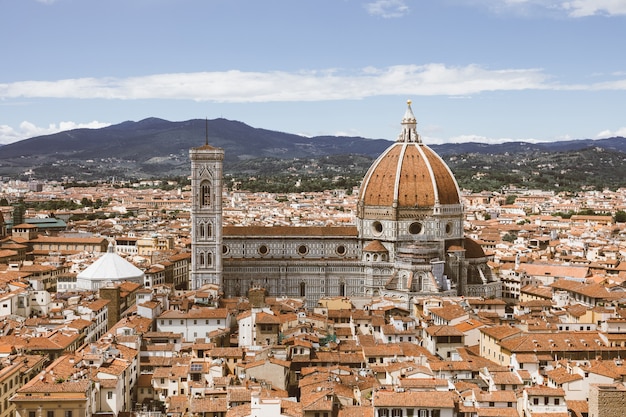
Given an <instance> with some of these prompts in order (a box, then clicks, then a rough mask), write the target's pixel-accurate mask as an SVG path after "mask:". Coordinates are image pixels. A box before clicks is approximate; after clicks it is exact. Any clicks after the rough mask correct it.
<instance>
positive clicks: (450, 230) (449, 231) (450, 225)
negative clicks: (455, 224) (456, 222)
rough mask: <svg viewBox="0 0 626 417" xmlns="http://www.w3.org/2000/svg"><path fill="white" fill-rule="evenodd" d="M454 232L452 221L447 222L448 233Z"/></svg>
mask: <svg viewBox="0 0 626 417" xmlns="http://www.w3.org/2000/svg"><path fill="white" fill-rule="evenodd" d="M450 233H452V223H449V222H448V223H446V234H448V235H449V234H450Z"/></svg>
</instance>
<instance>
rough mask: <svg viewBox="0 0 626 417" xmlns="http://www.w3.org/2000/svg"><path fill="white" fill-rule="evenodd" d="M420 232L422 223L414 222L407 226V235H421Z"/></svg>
mask: <svg viewBox="0 0 626 417" xmlns="http://www.w3.org/2000/svg"><path fill="white" fill-rule="evenodd" d="M422 230H423V227H422V223H420V222H414V223H411V224H410V225H409V233H410V234H412V235H419V234H420V233H422Z"/></svg>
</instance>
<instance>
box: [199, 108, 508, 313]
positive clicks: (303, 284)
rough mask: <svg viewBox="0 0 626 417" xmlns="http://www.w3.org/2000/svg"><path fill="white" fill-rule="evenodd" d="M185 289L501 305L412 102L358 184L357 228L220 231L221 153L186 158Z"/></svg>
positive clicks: (311, 300)
mask: <svg viewBox="0 0 626 417" xmlns="http://www.w3.org/2000/svg"><path fill="white" fill-rule="evenodd" d="M189 154H190V159H191V187H192V194H193V196H192V209H191V219H192V260H191V264H192V265H191V276H190V280H191V288H193V289H197V288H200V287H202V286H203V285H205V284H215V285H218V286H219V287H220V288H221V289H222V291H223V292H224V295H225V296H226V297H236V296H242V295H246V294H247V293H248V290H249V289H250V288H253V287H262V288H265V289H266V290H267V292H268V294H269V295H270V296H287V297H299V298H304V299H305V300H306V302H307V305H308V306H309V307H311V306H315V305H316V303H317V301H318V300H319V299H320V298H322V297H329V296H342V297H350V296H354V297H359V296H390V297H395V298H401V299H404V300H406V302H407V305H408V304H409V303H411V302H412V301H413V299H414V298H415V297H424V296H460V295H463V296H479V297H485V298H489V297H500V295H501V287H500V283H499V282H498V280H497V279H496V278H495V277H494V275H493V274H492V272H491V270H490V268H489V266H488V265H487V258H486V256H485V253H484V252H483V250H482V248H481V247H480V245H479V244H478V243H476V242H475V241H473V240H471V239H470V238H467V237H465V236H464V231H463V220H464V214H463V205H462V202H461V197H460V191H459V187H458V184H457V182H456V179H455V178H454V175H453V174H452V172H451V171H450V169H449V167H448V166H447V165H446V163H445V162H444V161H443V159H441V158H440V157H439V156H438V155H437V154H436V153H435V152H434V151H433V150H432V149H430V148H429V147H428V146H427V145H425V144H424V143H423V142H422V140H421V137H420V135H419V134H418V132H417V121H416V119H415V116H414V115H413V111H412V109H411V102H410V101H409V102H408V104H407V109H406V112H405V114H404V117H403V118H402V122H401V131H400V134H399V135H398V138H397V139H396V141H395V142H392V143H391V145H390V146H389V147H388V148H387V149H386V150H385V151H384V152H383V153H382V154H381V155H380V156H379V157H378V158H377V159H376V160H375V161H374V163H373V164H372V166H371V167H370V168H369V170H368V172H367V173H366V175H365V177H364V178H363V182H362V184H361V187H360V190H359V194H358V203H357V211H356V218H355V220H354V224H355V225H354V226H333V227H289V226H277V227H257V226H245V227H237V226H227V227H223V226H222V193H221V191H222V164H223V159H224V151H223V150H222V149H219V148H215V147H212V146H210V145H209V144H208V139H207V142H206V143H205V144H204V145H203V146H200V147H197V148H193V149H191V150H190V151H189Z"/></svg>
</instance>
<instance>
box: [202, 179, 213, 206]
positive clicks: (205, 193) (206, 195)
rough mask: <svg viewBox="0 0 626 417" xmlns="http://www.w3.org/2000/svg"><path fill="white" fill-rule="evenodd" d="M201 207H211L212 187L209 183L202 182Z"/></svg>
mask: <svg viewBox="0 0 626 417" xmlns="http://www.w3.org/2000/svg"><path fill="white" fill-rule="evenodd" d="M200 205H201V206H202V207H208V206H210V205H211V186H210V185H209V182H208V181H202V183H201V184H200Z"/></svg>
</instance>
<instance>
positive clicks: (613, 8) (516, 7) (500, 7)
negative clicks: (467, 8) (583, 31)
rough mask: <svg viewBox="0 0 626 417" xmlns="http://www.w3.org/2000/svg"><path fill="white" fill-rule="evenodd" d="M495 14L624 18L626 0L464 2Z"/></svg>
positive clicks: (475, 0)
mask: <svg viewBox="0 0 626 417" xmlns="http://www.w3.org/2000/svg"><path fill="white" fill-rule="evenodd" d="M464 1H465V2H466V3H469V4H471V5H480V6H481V7H485V8H487V9H489V10H491V11H492V12H495V13H513V14H517V15H524V16H537V15H541V16H545V15H550V16H555V17H556V16H562V15H563V13H565V14H566V15H567V16H569V17H573V18H579V17H587V16H594V15H603V16H624V15H626V0H568V1H564V0H464Z"/></svg>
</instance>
